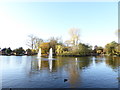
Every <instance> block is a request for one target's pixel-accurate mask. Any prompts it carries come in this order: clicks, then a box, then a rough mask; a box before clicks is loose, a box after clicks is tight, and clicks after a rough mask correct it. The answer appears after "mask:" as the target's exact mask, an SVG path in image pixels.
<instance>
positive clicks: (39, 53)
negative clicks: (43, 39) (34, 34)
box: [37, 48, 41, 58]
mask: <svg viewBox="0 0 120 90" xmlns="http://www.w3.org/2000/svg"><path fill="white" fill-rule="evenodd" d="M37 56H38V57H39V58H41V48H40V49H39V51H38V55H37Z"/></svg>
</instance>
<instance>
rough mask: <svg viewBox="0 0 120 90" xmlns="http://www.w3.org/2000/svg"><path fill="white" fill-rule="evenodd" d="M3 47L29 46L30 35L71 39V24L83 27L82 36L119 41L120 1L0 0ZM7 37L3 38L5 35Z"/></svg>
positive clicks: (91, 41)
mask: <svg viewBox="0 0 120 90" xmlns="http://www.w3.org/2000/svg"><path fill="white" fill-rule="evenodd" d="M0 19H1V20H0V24H1V27H0V30H1V32H2V33H1V35H0V47H2V48H4V47H9V46H10V47H12V48H17V47H20V46H22V47H24V48H27V46H26V42H27V36H28V35H29V34H34V35H36V36H38V37H40V38H43V39H44V40H46V39H48V38H50V37H51V36H55V37H57V36H58V37H59V36H61V37H62V39H63V41H65V40H68V39H69V38H70V37H69V34H68V31H69V29H70V28H73V27H74V28H79V29H80V40H81V42H83V43H89V44H90V45H93V46H94V45H98V46H104V45H105V44H106V43H109V42H111V41H117V36H116V35H115V31H116V30H117V28H118V3H117V2H44V3H43V2H21V3H20V2H19V3H12V2H10V3H1V4H0ZM3 37H4V38H3Z"/></svg>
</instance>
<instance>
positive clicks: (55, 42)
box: [49, 37, 62, 54]
mask: <svg viewBox="0 0 120 90" xmlns="http://www.w3.org/2000/svg"><path fill="white" fill-rule="evenodd" d="M56 45H62V43H61V38H59V37H56V38H55V37H51V38H50V39H49V46H50V48H52V49H53V53H54V54H55V49H56Z"/></svg>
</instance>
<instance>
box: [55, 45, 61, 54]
mask: <svg viewBox="0 0 120 90" xmlns="http://www.w3.org/2000/svg"><path fill="white" fill-rule="evenodd" d="M62 52H63V46H62V45H56V53H57V54H61V53H62Z"/></svg>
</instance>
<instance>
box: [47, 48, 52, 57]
mask: <svg viewBox="0 0 120 90" xmlns="http://www.w3.org/2000/svg"><path fill="white" fill-rule="evenodd" d="M48 59H52V48H50V50H49V57H48Z"/></svg>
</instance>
